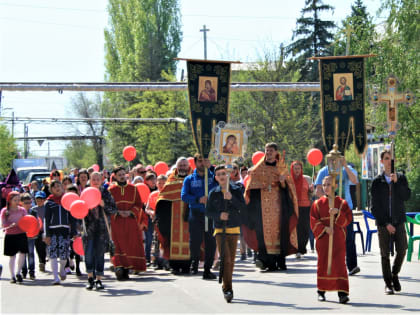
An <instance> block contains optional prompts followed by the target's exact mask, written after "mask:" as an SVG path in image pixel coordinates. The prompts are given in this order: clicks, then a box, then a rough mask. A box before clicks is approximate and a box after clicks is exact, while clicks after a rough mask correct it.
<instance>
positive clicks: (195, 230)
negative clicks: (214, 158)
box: [181, 153, 216, 280]
mask: <svg viewBox="0 0 420 315" xmlns="http://www.w3.org/2000/svg"><path fill="white" fill-rule="evenodd" d="M206 160H207V161H208V159H204V158H203V156H202V155H201V154H199V153H196V154H195V155H194V162H195V167H196V169H195V170H194V172H193V173H192V174H191V175H188V176H187V177H186V178H185V180H184V185H183V186H182V191H181V199H182V201H183V202H186V203H188V204H189V208H190V212H189V217H188V225H189V231H190V252H191V264H192V265H191V272H192V273H193V274H197V273H198V263H199V260H200V247H201V243H202V242H203V238H204V252H205V261H204V273H203V279H206V280H212V279H216V276H215V275H214V274H213V273H212V272H211V271H210V269H211V266H212V265H213V260H214V253H215V251H216V241H215V239H214V237H213V222H212V220H210V219H209V220H208V229H206V228H205V216H204V212H205V209H206V208H205V205H206V203H207V196H205V187H204V186H205V184H204V183H205V181H204V178H205V171H207V172H208V173H207V174H208V189H209V191H210V190H211V189H213V188H214V187H215V186H216V183H215V181H214V178H213V173H212V172H211V171H210V170H207V168H206V167H205V166H204V165H205V163H206Z"/></svg>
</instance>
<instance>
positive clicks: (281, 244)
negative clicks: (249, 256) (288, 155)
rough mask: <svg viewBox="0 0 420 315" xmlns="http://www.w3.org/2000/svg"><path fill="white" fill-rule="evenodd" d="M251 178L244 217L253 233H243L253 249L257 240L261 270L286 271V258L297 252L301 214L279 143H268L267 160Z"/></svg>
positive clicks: (247, 188)
mask: <svg viewBox="0 0 420 315" xmlns="http://www.w3.org/2000/svg"><path fill="white" fill-rule="evenodd" d="M248 176H249V182H248V185H247V187H246V189H245V201H246V203H247V205H248V207H247V213H246V215H245V217H246V225H247V227H248V228H249V229H250V230H251V231H250V230H248V229H246V230H244V233H245V235H244V237H245V240H247V243H248V245H249V246H250V247H252V245H251V244H252V243H254V244H255V243H256V241H257V243H258V248H257V250H258V257H257V261H256V265H257V267H259V268H260V269H261V270H266V269H267V268H268V270H269V271H274V270H277V269H280V270H286V269H287V267H286V256H287V255H290V254H294V253H296V252H297V247H298V245H297V232H296V225H297V220H298V216H299V215H298V203H297V198H296V191H295V187H294V184H293V181H292V179H291V178H290V176H288V175H287V169H286V164H285V162H284V156H283V157H282V158H281V157H280V155H279V153H278V146H277V144H276V143H268V144H266V146H265V157H264V158H263V159H261V160H260V162H258V163H257V165H255V167H253V168H252V170H250V172H249V174H248ZM254 232H255V234H254ZM255 238H256V241H255ZM254 250H255V248H254Z"/></svg>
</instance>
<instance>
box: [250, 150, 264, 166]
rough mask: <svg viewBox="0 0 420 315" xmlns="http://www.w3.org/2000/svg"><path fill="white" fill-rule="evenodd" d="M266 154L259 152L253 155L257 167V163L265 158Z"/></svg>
mask: <svg viewBox="0 0 420 315" xmlns="http://www.w3.org/2000/svg"><path fill="white" fill-rule="evenodd" d="M264 155H265V153H264V152H261V151H257V152H255V153H254V154H253V155H252V164H254V165H257V163H258V162H259V161H260V160H261V159H262V158H263V157H264Z"/></svg>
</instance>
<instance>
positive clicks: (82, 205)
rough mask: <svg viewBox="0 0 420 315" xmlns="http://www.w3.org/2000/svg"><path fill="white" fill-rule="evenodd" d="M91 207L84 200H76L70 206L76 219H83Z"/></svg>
mask: <svg viewBox="0 0 420 315" xmlns="http://www.w3.org/2000/svg"><path fill="white" fill-rule="evenodd" d="M88 212H89V208H88V206H87V204H86V202H84V201H83V200H76V201H75V202H73V203H72V204H71V206H70V213H71V215H72V216H73V217H75V218H76V219H83V218H84V217H86V216H87V214H88Z"/></svg>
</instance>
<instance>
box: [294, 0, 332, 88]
mask: <svg viewBox="0 0 420 315" xmlns="http://www.w3.org/2000/svg"><path fill="white" fill-rule="evenodd" d="M333 9H334V8H333V7H332V6H330V5H326V4H323V3H322V0H305V7H304V8H303V9H302V16H301V17H300V18H298V19H297V21H296V30H295V31H294V32H293V37H292V40H294V42H292V43H291V44H290V45H289V46H288V47H287V52H288V53H292V54H293V56H296V57H297V63H298V66H299V69H300V74H301V78H300V81H311V82H314V81H318V80H319V77H318V69H317V64H318V63H317V62H314V61H309V60H307V59H308V58H310V57H313V56H322V55H324V54H325V53H326V51H327V50H328V48H329V47H328V46H329V45H330V43H331V40H332V39H333V34H332V33H331V32H330V30H331V29H333V28H334V27H335V24H334V22H333V21H324V20H321V18H320V14H321V12H324V11H329V10H333Z"/></svg>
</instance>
